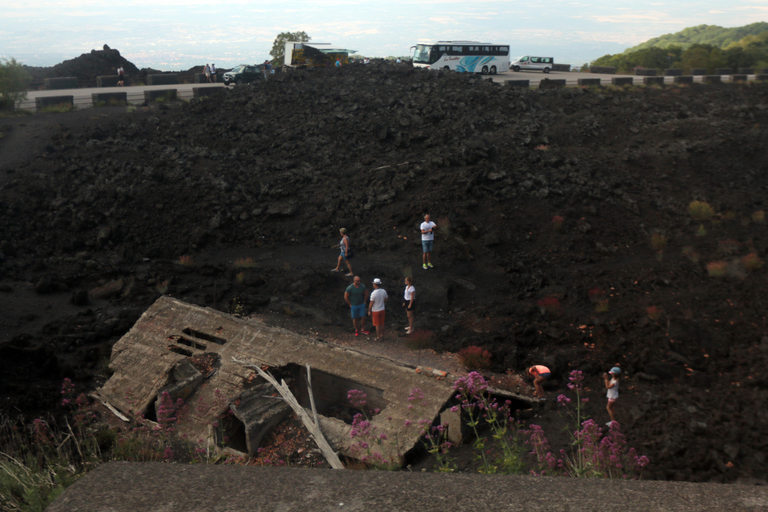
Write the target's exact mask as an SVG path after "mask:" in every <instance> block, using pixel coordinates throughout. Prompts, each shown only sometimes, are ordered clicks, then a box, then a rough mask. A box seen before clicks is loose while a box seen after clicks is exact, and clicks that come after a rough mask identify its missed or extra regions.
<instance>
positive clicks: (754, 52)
mask: <svg viewBox="0 0 768 512" xmlns="http://www.w3.org/2000/svg"><path fill="white" fill-rule="evenodd" d="M592 66H610V67H615V68H617V70H618V71H620V72H628V71H632V70H633V69H634V68H636V67H643V68H655V69H662V70H663V69H682V70H683V71H686V72H690V71H691V70H693V69H705V70H706V71H707V72H708V73H713V72H715V70H717V69H721V68H728V69H731V70H733V71H738V70H739V69H741V68H752V69H766V68H768V32H765V33H764V34H763V35H761V36H759V37H756V39H755V40H754V41H752V42H750V43H748V44H741V42H739V43H736V44H734V45H732V46H730V47H728V48H726V49H721V48H718V47H717V46H713V45H709V44H694V45H692V46H689V47H688V48H686V49H683V48H680V47H670V48H645V49H642V50H636V51H633V52H629V53H620V54H617V55H604V56H602V57H600V58H599V59H596V60H595V61H594V62H592Z"/></svg>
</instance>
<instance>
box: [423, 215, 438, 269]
mask: <svg viewBox="0 0 768 512" xmlns="http://www.w3.org/2000/svg"><path fill="white" fill-rule="evenodd" d="M419 229H420V230H421V252H422V254H421V268H423V269H424V270H427V269H428V268H435V266H434V265H432V246H433V245H434V243H435V230H436V229H437V224H435V223H434V222H432V221H431V220H430V218H429V214H426V215H425V216H424V222H422V223H421V226H419Z"/></svg>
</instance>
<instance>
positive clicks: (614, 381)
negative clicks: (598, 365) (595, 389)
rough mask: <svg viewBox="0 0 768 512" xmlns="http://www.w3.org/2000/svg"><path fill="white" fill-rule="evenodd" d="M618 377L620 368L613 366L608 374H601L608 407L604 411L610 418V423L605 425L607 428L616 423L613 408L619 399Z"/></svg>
mask: <svg viewBox="0 0 768 512" xmlns="http://www.w3.org/2000/svg"><path fill="white" fill-rule="evenodd" d="M619 375H621V368H619V367H618V366H614V367H613V368H611V369H610V370H608V373H606V374H603V382H604V383H605V389H607V390H608V392H607V393H606V396H607V397H608V405H606V406H605V410H606V411H608V415H609V416H610V417H611V421H609V422H608V423H606V425H608V426H609V427H610V426H611V424H612V423H613V422H614V421H616V416H614V408H615V407H616V400H618V399H619Z"/></svg>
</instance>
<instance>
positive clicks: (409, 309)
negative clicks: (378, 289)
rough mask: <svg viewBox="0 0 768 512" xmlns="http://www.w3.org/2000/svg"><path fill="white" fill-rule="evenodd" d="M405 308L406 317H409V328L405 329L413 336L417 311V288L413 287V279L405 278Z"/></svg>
mask: <svg viewBox="0 0 768 512" xmlns="http://www.w3.org/2000/svg"><path fill="white" fill-rule="evenodd" d="M403 307H404V308H405V315H406V316H407V317H408V327H406V328H405V333H406V334H413V312H414V311H415V310H416V288H414V286H413V278H411V277H406V278H405V290H404V291H403Z"/></svg>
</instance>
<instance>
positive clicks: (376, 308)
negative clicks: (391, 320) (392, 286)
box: [368, 277, 388, 341]
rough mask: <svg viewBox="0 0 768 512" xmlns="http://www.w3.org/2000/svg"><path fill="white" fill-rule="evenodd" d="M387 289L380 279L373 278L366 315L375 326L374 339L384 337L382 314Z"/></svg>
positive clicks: (383, 312)
mask: <svg viewBox="0 0 768 512" xmlns="http://www.w3.org/2000/svg"><path fill="white" fill-rule="evenodd" d="M387 298H388V297H387V291H386V290H385V289H384V288H382V287H381V279H379V278H378V277H377V278H376V279H374V280H373V291H372V292H371V299H370V302H369V303H368V315H369V316H370V317H371V322H372V323H373V326H374V327H376V340H379V341H380V340H381V339H382V338H383V337H384V314H385V309H386V305H387Z"/></svg>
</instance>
